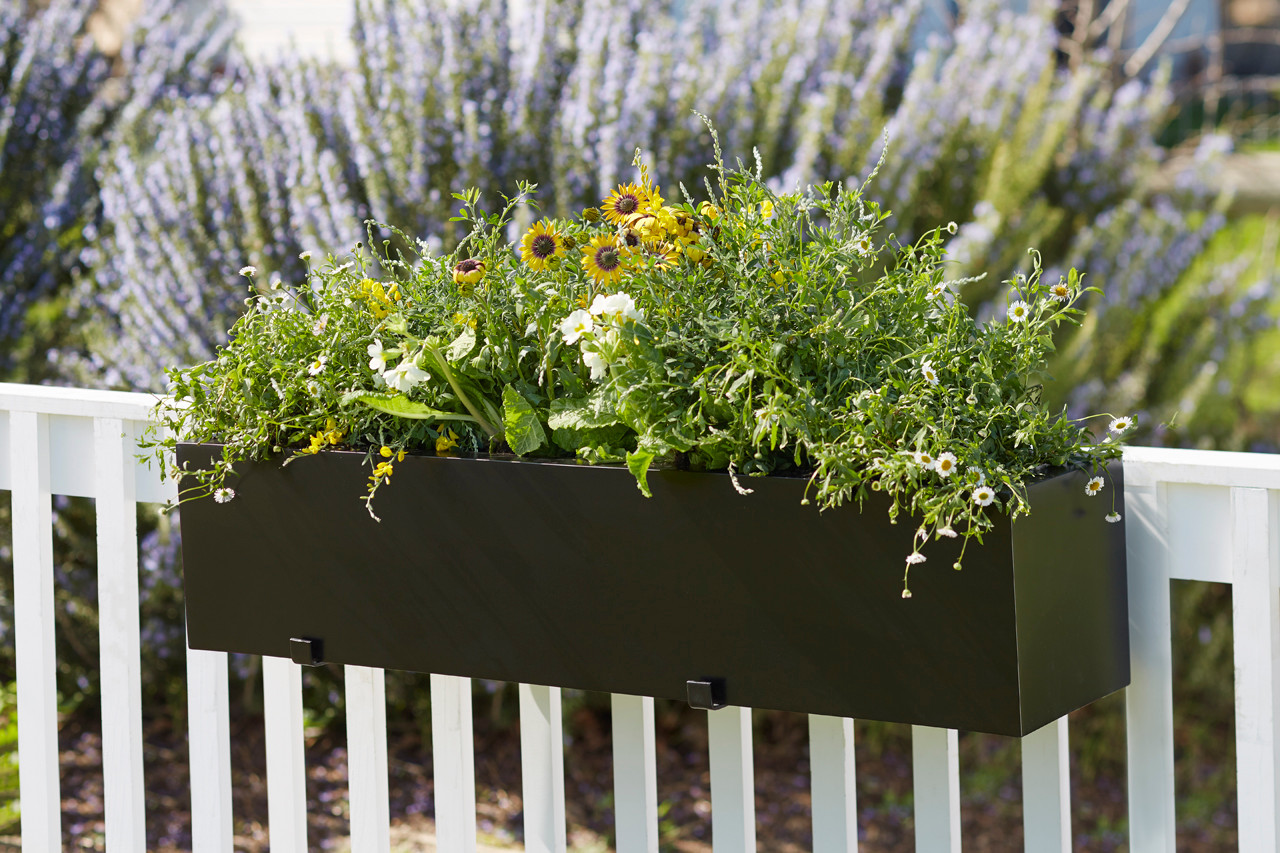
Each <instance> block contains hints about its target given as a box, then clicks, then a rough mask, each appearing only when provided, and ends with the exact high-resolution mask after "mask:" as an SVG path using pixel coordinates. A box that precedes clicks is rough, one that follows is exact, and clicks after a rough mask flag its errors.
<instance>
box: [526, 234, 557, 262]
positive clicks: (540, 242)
mask: <svg viewBox="0 0 1280 853" xmlns="http://www.w3.org/2000/svg"><path fill="white" fill-rule="evenodd" d="M529 248H530V249H531V250H532V251H533V254H534V257H537V258H544V259H545V258H549V257H551V256H552V255H554V254H555V253H556V238H555V237H552V236H551V235H550V234H539V235H538V236H537V237H534V238H533V243H531V244H530V246H529Z"/></svg>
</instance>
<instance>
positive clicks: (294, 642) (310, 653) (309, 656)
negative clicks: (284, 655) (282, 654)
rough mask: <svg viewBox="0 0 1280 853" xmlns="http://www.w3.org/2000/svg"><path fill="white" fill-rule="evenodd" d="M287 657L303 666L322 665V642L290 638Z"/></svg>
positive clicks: (312, 638)
mask: <svg viewBox="0 0 1280 853" xmlns="http://www.w3.org/2000/svg"><path fill="white" fill-rule="evenodd" d="M289 657H290V658H292V659H293V662H294V663H300V664H302V665H303V666H319V665H320V664H322V663H324V641H323V640H320V639H317V638H314V637H290V638H289Z"/></svg>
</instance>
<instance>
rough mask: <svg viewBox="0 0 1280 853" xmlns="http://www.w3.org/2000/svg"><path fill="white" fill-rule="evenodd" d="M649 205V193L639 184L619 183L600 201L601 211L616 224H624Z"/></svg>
mask: <svg viewBox="0 0 1280 853" xmlns="http://www.w3.org/2000/svg"><path fill="white" fill-rule="evenodd" d="M648 206H649V194H648V193H647V192H645V189H644V187H642V186H640V185H639V184H619V185H618V188H617V189H616V190H614V191H613V192H611V193H609V197H608V198H606V199H605V200H604V201H603V202H601V203H600V213H601V214H602V215H603V216H604V218H605V219H607V220H609V221H610V222H612V223H613V224H614V225H623V224H625V223H626V221H627V220H628V219H629V218H631V217H632V216H633V215H635V214H637V213H641V212H642V211H643V210H644V209H645V208H647V207H648Z"/></svg>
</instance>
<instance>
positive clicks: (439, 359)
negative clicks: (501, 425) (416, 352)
mask: <svg viewBox="0 0 1280 853" xmlns="http://www.w3.org/2000/svg"><path fill="white" fill-rule="evenodd" d="M428 350H429V351H430V352H431V355H432V357H434V358H435V360H436V364H438V365H440V370H442V371H443V372H444V378H445V379H447V380H449V387H450V388H452V389H453V393H455V394H457V395H458V399H459V400H461V401H462V405H464V406H466V407H467V411H468V412H470V413H471V417H473V418H475V419H476V423H478V424H480V428H481V429H482V430H484V431H485V434H486V435H488V436H489V438H497V437H498V436H500V435H502V433H501V432H500V431H499V430H497V429H495V428H494V426H493V424H491V423H489V422H488V421H487V420H485V417H484V415H482V414H480V410H479V409H477V408H476V407H475V405H473V404H472V402H471V398H470V397H468V396H467V395H466V393H465V392H464V391H463V390H462V387H461V386H459V385H458V380H457V379H455V378H454V376H453V371H452V370H450V369H449V362H448V361H446V360H445V358H444V356H443V355H441V354H440V350H439V349H438V348H436V347H428Z"/></svg>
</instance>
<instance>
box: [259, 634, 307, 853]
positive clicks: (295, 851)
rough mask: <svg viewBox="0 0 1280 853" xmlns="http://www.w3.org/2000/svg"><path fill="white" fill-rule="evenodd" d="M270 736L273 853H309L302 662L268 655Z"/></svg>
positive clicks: (265, 674)
mask: <svg viewBox="0 0 1280 853" xmlns="http://www.w3.org/2000/svg"><path fill="white" fill-rule="evenodd" d="M262 694H263V711H264V713H265V715H266V737H267V831H268V833H269V837H270V841H271V853H307V776H306V756H305V755H304V754H303V746H304V741H303V731H302V667H301V666H299V665H298V664H296V663H294V662H293V661H291V660H289V659H288V658H278V657H267V656H264V657H263V658H262Z"/></svg>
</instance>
